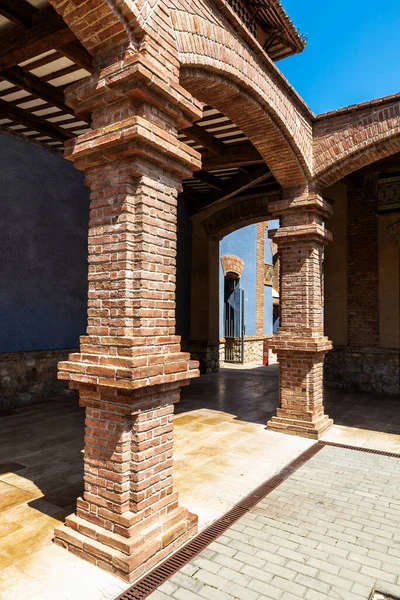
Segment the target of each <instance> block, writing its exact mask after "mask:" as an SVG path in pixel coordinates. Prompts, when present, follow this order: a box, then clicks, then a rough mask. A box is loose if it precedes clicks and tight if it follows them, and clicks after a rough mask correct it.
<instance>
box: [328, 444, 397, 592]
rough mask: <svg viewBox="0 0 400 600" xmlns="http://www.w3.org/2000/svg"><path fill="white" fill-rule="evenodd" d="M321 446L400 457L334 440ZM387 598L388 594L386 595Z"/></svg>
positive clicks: (392, 453)
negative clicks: (338, 442)
mask: <svg viewBox="0 0 400 600" xmlns="http://www.w3.org/2000/svg"><path fill="white" fill-rule="evenodd" d="M318 443H319V444H322V445H323V446H333V447H335V448H344V449H345V450H358V452H366V453H367V454H378V455H380V456H390V457H391V458H400V453H397V454H396V452H386V451H385V450H374V449H373V448H359V447H358V446H348V445H347V444H337V443H336V442H324V441H321V442H318ZM387 597H388V598H389V596H387Z"/></svg>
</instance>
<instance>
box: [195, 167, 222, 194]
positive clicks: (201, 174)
mask: <svg viewBox="0 0 400 600" xmlns="http://www.w3.org/2000/svg"><path fill="white" fill-rule="evenodd" d="M194 177H195V179H200V181H204V183H208V185H209V186H211V187H212V188H214V189H215V190H218V191H219V192H222V190H223V189H224V182H223V181H221V179H219V177H215V175H213V174H212V173H208V172H207V171H196V173H195V175H194Z"/></svg>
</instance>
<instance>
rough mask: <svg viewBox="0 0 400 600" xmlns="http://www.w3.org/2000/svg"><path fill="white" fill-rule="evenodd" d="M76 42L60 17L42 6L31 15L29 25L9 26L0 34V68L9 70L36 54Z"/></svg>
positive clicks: (50, 8) (52, 10)
mask: <svg viewBox="0 0 400 600" xmlns="http://www.w3.org/2000/svg"><path fill="white" fill-rule="evenodd" d="M74 41H76V38H75V36H74V34H73V33H72V31H71V30H70V29H69V28H68V27H67V26H66V24H65V22H64V21H63V19H62V17H61V16H60V15H59V14H58V13H57V12H56V11H55V10H54V9H53V7H51V6H46V7H45V8H43V9H42V10H40V11H38V12H36V13H35V14H34V15H33V17H32V27H31V28H30V29H28V30H25V31H24V30H23V29H21V27H20V26H18V25H10V26H9V27H7V28H5V29H4V31H2V32H1V33H0V70H3V69H9V68H10V67H14V66H15V65H17V64H19V63H21V62H23V61H25V60H29V59H31V58H33V57H35V56H38V55H39V54H43V53H44V52H48V51H49V50H52V49H54V48H56V47H60V46H61V47H62V46H64V45H65V44H69V43H70V42H74Z"/></svg>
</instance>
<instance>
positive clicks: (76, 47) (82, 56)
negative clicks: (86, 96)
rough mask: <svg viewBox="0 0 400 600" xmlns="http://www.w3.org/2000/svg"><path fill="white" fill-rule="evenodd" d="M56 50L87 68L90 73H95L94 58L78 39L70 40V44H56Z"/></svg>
mask: <svg viewBox="0 0 400 600" xmlns="http://www.w3.org/2000/svg"><path fill="white" fill-rule="evenodd" d="M56 50H57V51H58V52H60V53H61V54H63V55H64V56H66V57H67V58H69V59H70V60H72V62H74V63H75V64H77V65H79V66H80V67H81V68H82V69H86V71H89V73H94V67H93V59H92V57H91V56H90V54H89V52H88V51H87V50H86V49H85V48H84V47H83V46H82V44H81V43H80V42H79V41H78V40H77V39H74V40H72V42H69V43H68V44H63V45H62V46H56Z"/></svg>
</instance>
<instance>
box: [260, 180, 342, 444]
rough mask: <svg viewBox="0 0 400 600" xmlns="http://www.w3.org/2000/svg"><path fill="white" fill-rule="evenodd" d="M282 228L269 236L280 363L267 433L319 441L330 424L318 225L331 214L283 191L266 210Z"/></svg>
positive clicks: (324, 236) (314, 200)
mask: <svg viewBox="0 0 400 600" xmlns="http://www.w3.org/2000/svg"><path fill="white" fill-rule="evenodd" d="M270 210H271V212H272V213H273V215H274V218H277V217H281V227H280V228H279V229H278V231H277V233H276V234H275V236H274V242H275V243H276V244H277V245H278V248H279V256H280V261H281V262H280V273H281V298H280V307H281V327H280V329H279V331H278V333H277V335H275V336H274V337H273V339H272V341H271V347H272V348H273V349H274V350H275V351H276V352H277V354H278V361H279V408H278V409H277V414H276V416H274V417H273V418H272V419H271V420H270V421H269V422H268V429H272V430H274V431H280V432H284V433H290V434H292V435H300V436H304V437H310V438H318V437H319V436H320V435H321V434H322V433H323V432H324V431H325V430H326V429H327V428H328V427H330V425H331V424H332V420H331V419H329V418H328V417H327V416H326V415H325V414H324V408H323V363H324V355H325V353H326V352H327V351H328V350H330V349H331V347H332V345H331V342H330V341H329V340H328V338H326V337H325V336H324V332H323V322H322V309H323V298H322V278H323V253H324V245H325V244H326V243H327V242H328V241H329V240H330V239H331V236H330V234H329V233H328V231H327V230H326V229H325V227H324V224H323V219H324V217H326V216H328V215H329V214H330V212H331V208H330V206H329V205H328V204H327V202H326V201H324V200H323V199H322V198H321V197H320V196H318V195H317V194H314V193H310V192H308V191H303V190H300V191H298V190H286V191H285V193H284V199H283V200H280V201H278V202H274V203H273V205H271V207H270Z"/></svg>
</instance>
